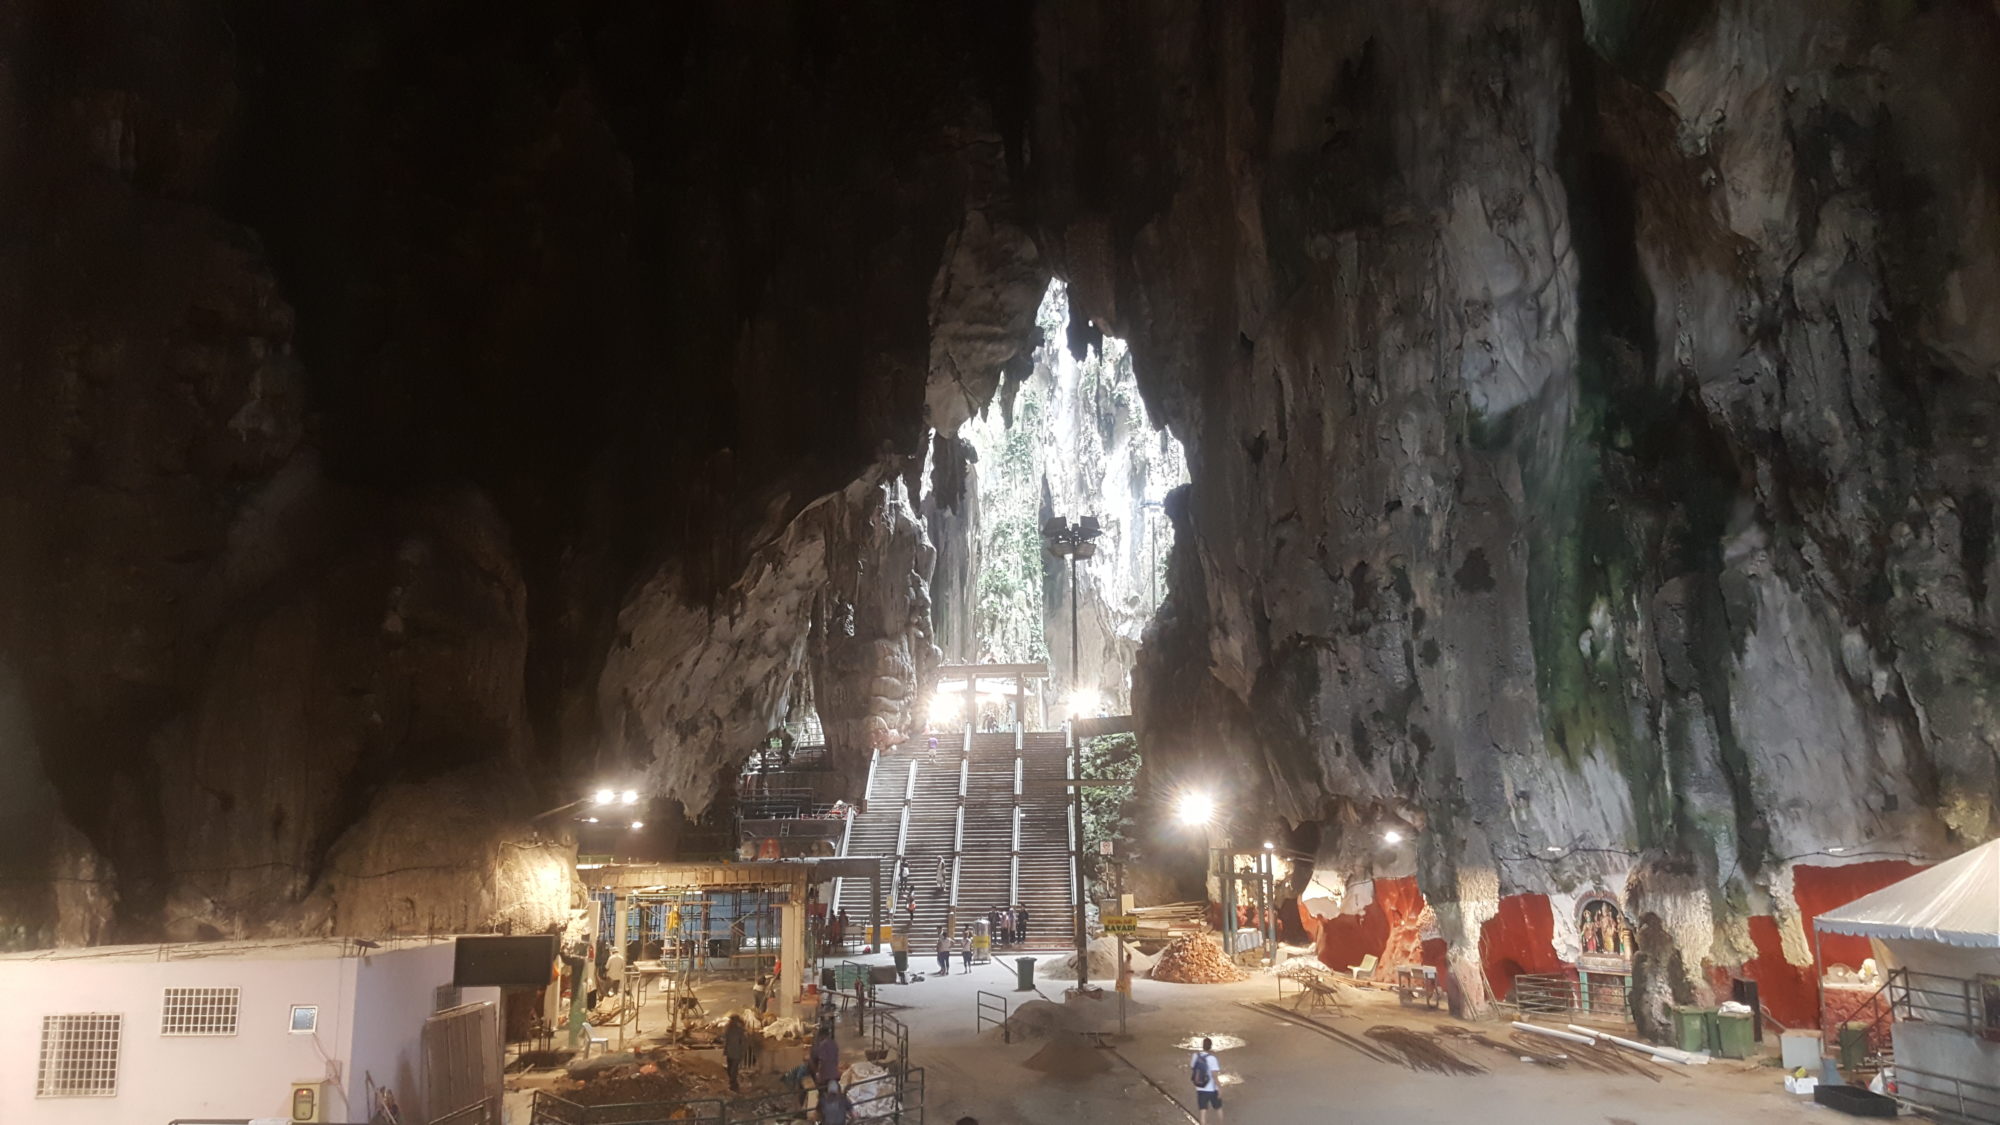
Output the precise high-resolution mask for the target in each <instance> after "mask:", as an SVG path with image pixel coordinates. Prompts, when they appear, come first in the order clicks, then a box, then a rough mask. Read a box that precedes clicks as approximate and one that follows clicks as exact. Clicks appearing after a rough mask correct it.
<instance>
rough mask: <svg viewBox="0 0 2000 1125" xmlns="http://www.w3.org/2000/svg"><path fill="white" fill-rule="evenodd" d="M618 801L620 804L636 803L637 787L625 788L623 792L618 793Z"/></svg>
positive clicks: (637, 798) (637, 799) (637, 796)
mask: <svg viewBox="0 0 2000 1125" xmlns="http://www.w3.org/2000/svg"><path fill="white" fill-rule="evenodd" d="M618 803H619V804H621V805H636V804H638V803H639V791H638V790H637V789H627V790H626V791H625V792H623V793H620V794H618Z"/></svg>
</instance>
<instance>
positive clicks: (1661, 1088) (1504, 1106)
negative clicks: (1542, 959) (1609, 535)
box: [508, 957, 1827, 1125]
mask: <svg viewBox="0 0 2000 1125" xmlns="http://www.w3.org/2000/svg"><path fill="white" fill-rule="evenodd" d="M855 959H856V960H862V961H877V962H886V960H887V958H886V957H872V958H871V957H861V958H855ZM916 960H917V964H918V967H919V968H934V967H935V966H934V964H932V963H931V962H930V960H929V959H928V958H921V959H916ZM1014 983H1015V981H1014V973H1013V970H1012V959H1011V958H1007V959H1005V961H1004V963H1002V962H996V963H991V964H986V965H975V966H973V968H972V971H971V973H970V974H966V973H963V972H961V971H959V969H958V967H957V962H956V960H954V962H953V971H952V973H951V975H949V976H946V977H942V978H941V977H937V976H935V975H932V976H929V977H928V978H927V979H926V980H924V981H922V982H920V983H912V984H909V985H901V986H898V985H886V986H883V987H882V989H881V991H880V995H881V999H882V1000H883V1001H885V1002H887V1003H890V1004H897V1005H905V1007H904V1008H902V1009H901V1010H897V1011H896V1013H895V1014H896V1015H897V1016H898V1017H899V1018H901V1019H902V1020H903V1021H904V1022H905V1023H906V1024H908V1025H909V1027H910V1034H911V1041H912V1050H913V1052H914V1053H915V1056H916V1062H917V1064H918V1065H919V1066H922V1067H923V1068H924V1071H925V1075H926V1078H927V1084H928V1099H927V1100H928V1107H927V1113H926V1115H925V1120H926V1121H928V1122H932V1123H934V1125H951V1123H952V1122H955V1121H957V1120H958V1118H959V1117H961V1116H966V1115H970V1116H973V1117H976V1118H978V1120H979V1122H980V1125H1013V1123H1021V1125H1062V1123H1070V1122H1085V1123H1091V1125H1114V1123H1115V1125H1185V1123H1186V1122H1188V1121H1190V1120H1191V1118H1190V1116H1189V1114H1188V1113H1187V1112H1186V1110H1187V1109H1192V1108H1193V1104H1194V1097H1193V1092H1192V1089H1191V1087H1190V1086H1189V1085H1188V1080H1187V1069H1188V1051H1187V1050H1186V1049H1185V1048H1183V1047H1182V1046H1180V1045H1179V1044H1180V1043H1181V1042H1182V1041H1183V1040H1186V1039H1188V1038H1189V1037H1190V1036H1201V1035H1212V1036H1217V1037H1221V1036H1233V1037H1236V1038H1239V1039H1241V1040H1242V1041H1243V1043H1242V1045H1241V1046H1238V1047H1230V1048H1227V1049H1223V1050H1219V1051H1218V1052H1217V1054H1218V1056H1219V1057H1220V1058H1221V1060H1222V1066H1223V1072H1224V1075H1225V1076H1226V1077H1225V1086H1224V1090H1223V1099H1224V1103H1225V1109H1226V1112H1227V1118H1226V1119H1227V1120H1228V1121H1230V1122H1233V1123H1235V1125H1299V1123H1304V1122H1317V1121H1363V1122H1382V1123H1391V1122H1393V1123H1394V1125H1432V1123H1436V1125H1460V1123H1463V1122H1469V1121H1470V1122H1479V1123H1480V1125H1710V1123H1713V1122H1720V1121H1752V1120H1754V1121H1757V1122H1759V1125H1783V1123H1785V1122H1792V1121H1806V1120H1825V1118H1826V1116H1827V1111H1826V1110H1824V1109H1821V1108H1819V1107H1817V1106H1814V1105H1812V1104H1811V1102H1810V1099H1803V1098H1798V1097H1795V1096H1792V1095H1789V1094H1786V1093H1785V1092H1784V1086H1783V1081H1782V1075H1781V1072H1780V1071H1779V1070H1778V1069H1777V1068H1776V1067H1774V1066H1762V1065H1757V1064H1754V1063H1747V1062H1745V1063H1739V1062H1728V1061H1717V1062H1715V1063H1712V1064H1710V1065H1708V1066H1705V1067H1669V1066H1660V1067H1658V1070H1659V1072H1660V1075H1661V1080H1660V1081H1659V1082H1649V1081H1646V1080H1645V1079H1643V1078H1640V1077H1637V1076H1613V1075H1604V1074H1596V1073H1592V1072H1588V1071H1582V1070H1580V1069H1577V1068H1569V1069H1565V1070H1549V1069H1546V1068H1543V1067H1539V1066H1534V1065H1531V1064H1528V1063H1523V1062H1521V1061H1519V1058H1518V1057H1516V1056H1511V1055H1503V1054H1501V1053H1500V1052H1498V1051H1493V1050H1491V1049H1488V1048H1481V1047H1477V1046H1467V1047H1464V1048H1462V1049H1460V1051H1459V1053H1460V1054H1461V1055H1464V1056H1465V1057H1467V1058H1469V1059H1471V1060H1474V1061H1477V1062H1479V1063H1480V1064H1481V1065H1484V1066H1485V1067H1487V1068H1488V1071H1489V1073H1487V1074H1485V1075H1473V1076H1459V1077H1449V1076H1443V1075H1436V1074H1428V1073H1421V1072H1414V1071H1411V1070H1408V1069H1405V1068H1403V1067H1400V1066H1392V1065H1389V1064H1386V1063H1381V1062H1377V1061H1375V1060H1373V1059H1370V1058H1367V1057H1365V1056H1363V1055H1361V1054H1359V1053H1358V1052H1355V1051H1354V1050H1352V1049H1351V1048H1348V1047H1346V1046H1344V1045H1342V1044H1339V1043H1336V1042H1332V1041H1330V1040H1328V1039H1326V1038H1324V1037H1322V1036H1320V1035H1318V1034H1316V1033H1313V1032H1311V1031H1307V1030H1304V1029H1301V1028H1297V1027H1292V1026H1288V1025H1286V1024H1284V1023H1281V1022H1280V1021H1279V1020H1277V1019H1274V1018H1273V1017H1271V1016H1269V1015H1266V1014H1264V1013H1263V1012H1260V1011H1255V1010H1252V1009H1249V1008H1246V1007H1244V1006H1243V1002H1246V1001H1258V1000H1269V999H1273V998H1274V997H1275V993H1276V985H1275V983H1274V982H1273V980H1272V979H1271V978H1270V977H1268V976H1263V975H1259V976H1255V977H1253V978H1252V979H1251V980H1249V981H1246V982H1243V983H1241V984H1228V985H1181V984H1168V983H1165V982H1160V981H1151V980H1138V981H1135V982H1134V984H1133V997H1132V1011H1131V1012H1130V1013H1129V1014H1128V1021H1127V1026H1128V1034H1127V1035H1126V1036H1124V1037H1123V1038H1120V1037H1118V1036H1116V1035H1115V1034H1113V1035H1112V1036H1111V1041H1112V1043H1113V1046H1114V1049H1115V1050H1116V1052H1117V1056H1118V1057H1117V1058H1110V1057H1109V1056H1108V1055H1107V1058H1108V1060H1109V1063H1110V1065H1109V1067H1108V1069H1106V1070H1105V1071H1104V1072H1103V1073H1100V1074H1096V1075H1092V1076H1090V1077H1086V1078H1078V1079H1063V1078H1057V1077H1054V1076H1051V1075H1049V1074H1047V1073H1044V1072H1042V1071H1039V1070H1036V1069H1033V1068H1031V1067H1029V1066H1027V1065H1026V1063H1027V1060H1028V1059H1029V1058H1030V1057H1032V1056H1033V1055H1035V1054H1036V1052H1038V1051H1040V1050H1041V1049H1042V1048H1043V1047H1044V1046H1045V1045H1046V1041H1045V1040H1040V1039H1034V1040H1027V1041H1017V1042H1015V1043H1012V1044H1008V1043H1005V1042H1002V1039H1001V1035H1000V1032H999V1031H998V1030H996V1029H993V1028H991V1027H989V1028H987V1029H986V1030H985V1031H983V1032H975V1031H974V1028H973V1023H974V1010H975V993H977V992H979V991H982V990H983V991H987V992H992V993H997V994H1000V995H1003V996H1005V997H1006V998H1007V999H1008V1001H1009V1002H1010V1005H1011V1004H1019V1003H1021V1002H1023V1001H1026V1000H1033V999H1046V1000H1052V1001H1055V1002H1058V1003H1059V1002H1061V1000H1062V995H1063V988H1064V985H1063V983H1062V982H1057V981H1051V980H1042V981H1038V982H1037V984H1038V986H1039V990H1038V992H1037V993H1018V992H1015V991H1014ZM1096 983H1098V984H1106V983H1108V982H1101V981H1100V982H1096ZM702 991H703V999H704V1001H705V1002H706V1003H707V1004H708V1005H709V1011H710V1013H711V1014H713V1013H715V1012H719V1011H724V1010H726V1007H727V1005H728V1004H729V1003H732V1002H733V1003H738V1004H740V1003H742V1002H744V1001H746V1000H747V998H748V986H747V985H742V984H736V983H725V984H715V985H710V986H706V987H704V988H703V990H702ZM738 993H740V994H741V995H740V996H739V995H738ZM1101 1003H1102V1005H1103V1007H1102V1009H1100V1010H1101V1012H1102V1018H1101V1020H1100V1021H1099V1026H1102V1027H1104V1028H1107V1029H1109V1030H1111V1031H1113V1032H1115V1029H1116V1027H1117V1007H1116V1004H1117V1001H1116V997H1115V996H1113V995H1111V994H1109V993H1107V995H1106V998H1105V999H1104V1000H1103V1001H1101ZM651 1009H652V1006H651V1005H649V1006H648V1013H647V1014H648V1016H651V1015H652V1011H651ZM1321 1018H1322V1019H1328V1018H1329V1017H1328V1016H1326V1015H1325V1014H1322V1015H1321ZM660 1022H661V1021H660V1019H659V1018H657V1017H655V1018H652V1019H649V1020H648V1021H647V1023H648V1024H649V1025H650V1027H651V1028H653V1029H657V1028H658V1027H659V1026H660ZM1334 1022H1335V1026H1338V1027H1340V1028H1341V1029H1342V1030H1344V1031H1347V1032H1348V1033H1350V1034H1355V1035H1359V1034H1360V1033H1361V1032H1363V1031H1365V1030H1366V1029H1367V1028H1369V1027H1373V1026H1375V1025H1377V1024H1385V1023H1386V1024H1397V1025H1402V1026H1408V1027H1416V1028H1435V1027H1437V1026H1439V1025H1442V1024H1445V1023H1451V1022H1457V1021H1452V1020H1451V1019H1450V1017H1449V1016H1448V1015H1444V1014H1442V1013H1435V1012H1430V1011H1427V1010H1423V1009H1408V1008H1404V1007H1402V1006H1400V1005H1399V1004H1398V1003H1397V1002H1396V1000H1395V998H1394V997H1393V996H1391V995H1389V994H1387V993H1368V994H1364V995H1363V997H1362V999H1361V1000H1360V1002H1358V1003H1357V1004H1355V1005H1354V1006H1353V1007H1352V1008H1351V1009H1350V1011H1349V1013H1348V1015H1347V1016H1346V1017H1344V1018H1341V1019H1338V1020H1336V1021H1334ZM848 1026H851V1025H844V1026H843V1029H842V1030H843V1033H845V1032H846V1031H847V1027H848ZM1470 1026H1478V1027H1479V1029H1480V1030H1482V1031H1484V1032H1486V1033H1487V1034H1488V1035H1489V1036H1490V1037H1492V1038H1495V1039H1499V1040H1501V1041H1503V1042H1504V1041H1505V1040H1506V1031H1507V1028H1506V1026H1505V1025H1504V1024H1499V1023H1493V1024H1483V1025H1470ZM843 1046H845V1044H843ZM1148 1079H1150V1080H1151V1081H1150V1082H1149V1081H1148ZM1154 1084H1157V1088H1156V1086H1155V1085H1154ZM1162 1091H1164V1093H1163V1092H1162ZM1184 1107H1185V1108H1184ZM508 1108H509V1114H508V1123H509V1125H526V1122H527V1101H526V1097H525V1096H523V1095H511V1096H510V1097H509V1099H508Z"/></svg>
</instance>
